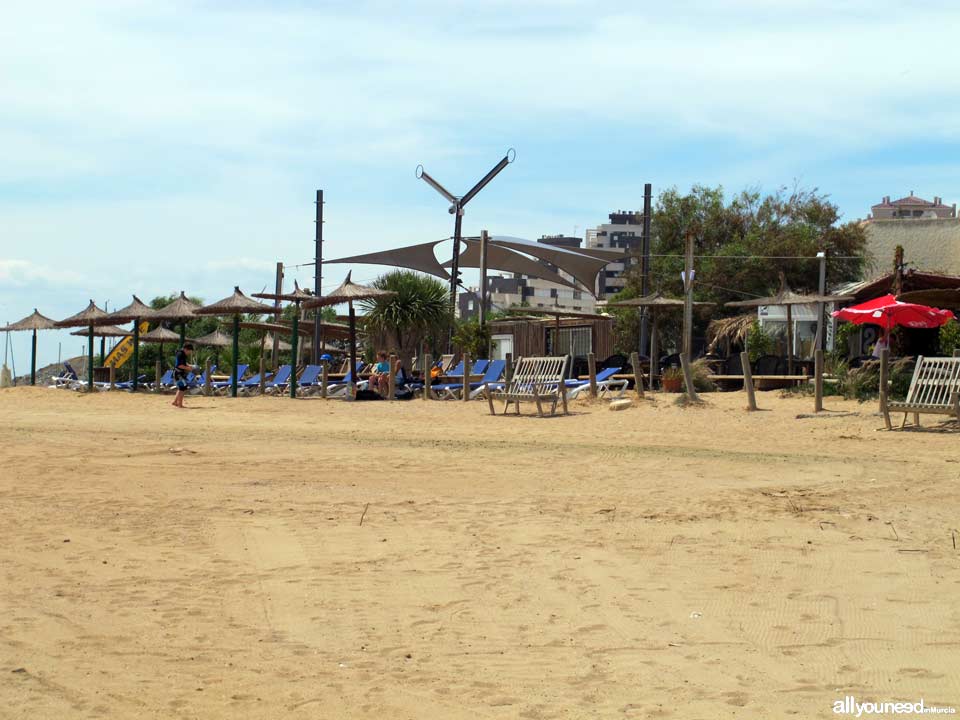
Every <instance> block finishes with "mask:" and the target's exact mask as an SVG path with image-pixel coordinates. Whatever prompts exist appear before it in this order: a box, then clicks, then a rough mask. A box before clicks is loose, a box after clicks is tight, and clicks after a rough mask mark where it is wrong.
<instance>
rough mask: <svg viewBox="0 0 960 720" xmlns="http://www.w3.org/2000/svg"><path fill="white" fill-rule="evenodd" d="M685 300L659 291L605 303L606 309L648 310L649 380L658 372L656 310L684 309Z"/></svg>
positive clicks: (707, 303) (704, 303)
mask: <svg viewBox="0 0 960 720" xmlns="http://www.w3.org/2000/svg"><path fill="white" fill-rule="evenodd" d="M685 302H686V301H685V300H684V299H683V298H672V297H667V296H666V295H664V294H663V293H661V292H660V291H659V290H657V291H656V292H654V293H650V294H649V295H642V296H641V297H636V298H630V299H629V300H618V301H617V302H612V303H607V305H608V307H635V308H637V310H638V312H642V311H643V309H644V308H647V309H649V310H650V323H651V325H652V326H653V327H652V328H651V329H650V377H651V379H652V378H654V377H656V375H657V374H658V373H659V372H660V358H659V357H658V353H659V347H658V343H659V338H658V337H657V310H660V309H677V308H682V307H684V304H685ZM693 305H694V306H699V307H703V306H707V305H713V303H709V302H694V303H693Z"/></svg>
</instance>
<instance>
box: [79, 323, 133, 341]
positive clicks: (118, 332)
mask: <svg viewBox="0 0 960 720" xmlns="http://www.w3.org/2000/svg"><path fill="white" fill-rule="evenodd" d="M70 334H71V335H76V336H78V337H87V335H89V334H90V330H89V329H88V328H84V329H83V330H76V331H75V332H72V333H70ZM129 334H130V333H129V331H127V330H124V329H123V328H119V327H117V326H116V325H94V326H93V336H94V337H99V338H108V337H112V338H117V337H126V336H127V335H129Z"/></svg>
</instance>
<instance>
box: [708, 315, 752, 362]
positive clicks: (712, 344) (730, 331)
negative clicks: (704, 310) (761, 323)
mask: <svg viewBox="0 0 960 720" xmlns="http://www.w3.org/2000/svg"><path fill="white" fill-rule="evenodd" d="M756 319H757V316H756V315H754V314H753V313H747V314H745V315H734V316H733V317H727V318H717V319H715V320H711V321H710V323H709V324H708V325H707V343H708V347H707V352H714V351H715V350H716V349H717V346H718V345H719V344H720V343H721V342H722V343H724V344H725V345H726V347H727V354H729V348H730V346H731V345H733V344H734V343H740V344H741V345H743V347H746V346H747V333H749V332H750V327H751V326H752V325H753V323H754V322H756Z"/></svg>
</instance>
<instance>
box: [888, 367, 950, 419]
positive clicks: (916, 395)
mask: <svg viewBox="0 0 960 720" xmlns="http://www.w3.org/2000/svg"><path fill="white" fill-rule="evenodd" d="M881 411H882V412H883V419H884V422H885V423H886V425H887V428H890V427H891V425H890V413H891V412H902V413H903V422H901V423H900V427H901V428H902V427H904V426H905V425H906V424H907V415H908V414H910V413H912V414H913V424H914V425H917V426H919V425H920V415H921V414H923V413H929V414H934V415H952V416H953V417H954V418H956V419H957V421H960V358H946V357H932V358H931V357H923V355H921V356H919V357H918V358H917V365H916V367H915V368H914V369H913V378H911V380H910V389H909V390H908V391H907V397H906V399H905V400H904V401H903V402H888V403H887V405H886V407H883V408H881Z"/></svg>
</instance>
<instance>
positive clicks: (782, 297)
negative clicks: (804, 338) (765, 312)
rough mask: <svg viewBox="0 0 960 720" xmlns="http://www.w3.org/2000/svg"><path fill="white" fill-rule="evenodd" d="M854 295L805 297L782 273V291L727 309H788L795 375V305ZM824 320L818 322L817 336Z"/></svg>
mask: <svg viewBox="0 0 960 720" xmlns="http://www.w3.org/2000/svg"><path fill="white" fill-rule="evenodd" d="M852 297H853V296H852V295H803V294H801V293H796V292H794V291H793V290H791V289H790V286H789V285H787V278H786V276H785V275H784V274H783V273H780V290H779V292H777V294H776V295H771V296H770V297H762V298H753V299H752V300H736V301H734V302H728V303H727V307H762V306H766V305H773V306H783V307H786V308H787V373H788V374H789V375H793V312H792V310H791V308H792V307H793V306H794V305H811V304H814V303H829V302H843V301H844V300H851V299H852ZM822 324H823V318H822V317H821V318H820V320H819V321H818V322H817V334H818V335H819V334H820V326H821V325H822Z"/></svg>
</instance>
